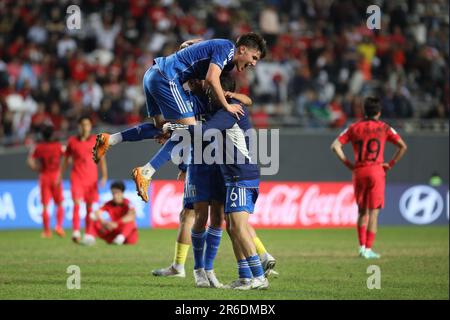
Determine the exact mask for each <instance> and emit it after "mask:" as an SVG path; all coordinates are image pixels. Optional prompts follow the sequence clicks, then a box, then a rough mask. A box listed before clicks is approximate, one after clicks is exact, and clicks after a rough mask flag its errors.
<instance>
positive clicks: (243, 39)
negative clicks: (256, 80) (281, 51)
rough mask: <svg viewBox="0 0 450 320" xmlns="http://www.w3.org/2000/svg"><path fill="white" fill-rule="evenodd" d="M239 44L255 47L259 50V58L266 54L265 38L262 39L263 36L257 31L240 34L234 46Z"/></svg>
mask: <svg viewBox="0 0 450 320" xmlns="http://www.w3.org/2000/svg"><path fill="white" fill-rule="evenodd" d="M239 46H246V47H249V48H252V49H257V50H258V51H259V52H261V59H263V58H264V57H265V56H266V52H267V45H266V40H264V38H263V37H262V36H261V35H259V34H257V33H254V32H249V33H245V34H243V35H241V36H240V37H239V38H238V39H237V41H236V47H239Z"/></svg>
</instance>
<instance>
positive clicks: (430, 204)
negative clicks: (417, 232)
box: [400, 185, 444, 224]
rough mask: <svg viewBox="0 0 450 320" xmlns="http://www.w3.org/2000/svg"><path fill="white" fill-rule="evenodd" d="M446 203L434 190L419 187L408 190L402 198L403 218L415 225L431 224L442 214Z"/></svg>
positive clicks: (401, 210)
mask: <svg viewBox="0 0 450 320" xmlns="http://www.w3.org/2000/svg"><path fill="white" fill-rule="evenodd" d="M443 208H444V201H443V200H442V197H441V195H440V194H439V192H437V191H436V190H435V189H434V188H432V187H429V186H426V185H419V186H415V187H412V188H409V189H408V190H406V191H405V192H404V193H403V195H402V196H401V198H400V212H401V214H402V216H403V217H404V218H405V219H406V220H408V221H409V222H411V223H414V224H429V223H432V222H433V221H435V220H436V219H437V218H439V216H440V215H441V213H442V210H443Z"/></svg>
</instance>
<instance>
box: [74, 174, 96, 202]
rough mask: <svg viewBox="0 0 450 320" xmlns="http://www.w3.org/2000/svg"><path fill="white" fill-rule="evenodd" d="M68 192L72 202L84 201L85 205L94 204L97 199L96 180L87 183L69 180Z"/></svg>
mask: <svg viewBox="0 0 450 320" xmlns="http://www.w3.org/2000/svg"><path fill="white" fill-rule="evenodd" d="M70 190H71V192H72V199H73V200H84V202H86V203H94V202H97V201H98V199H99V196H98V185H97V180H95V181H91V182H89V181H80V180H78V179H71V180H70Z"/></svg>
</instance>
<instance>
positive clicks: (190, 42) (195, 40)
mask: <svg viewBox="0 0 450 320" xmlns="http://www.w3.org/2000/svg"><path fill="white" fill-rule="evenodd" d="M200 41H203V39H202V38H197V39H190V40H186V41H185V42H183V43H182V44H181V45H180V49H179V50H181V49H184V48H187V47H189V46H191V45H193V44H195V43H197V42H200Z"/></svg>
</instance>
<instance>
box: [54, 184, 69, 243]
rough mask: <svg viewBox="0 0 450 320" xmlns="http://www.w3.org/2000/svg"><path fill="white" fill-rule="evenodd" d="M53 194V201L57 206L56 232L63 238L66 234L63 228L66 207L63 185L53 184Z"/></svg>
mask: <svg viewBox="0 0 450 320" xmlns="http://www.w3.org/2000/svg"><path fill="white" fill-rule="evenodd" d="M52 196H53V201H54V203H55V206H56V226H55V233H56V234H57V235H58V236H60V237H61V238H63V237H64V236H65V235H66V234H65V232H64V229H63V221H64V207H63V205H62V204H63V199H64V197H63V189H62V185H53V186H52Z"/></svg>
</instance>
